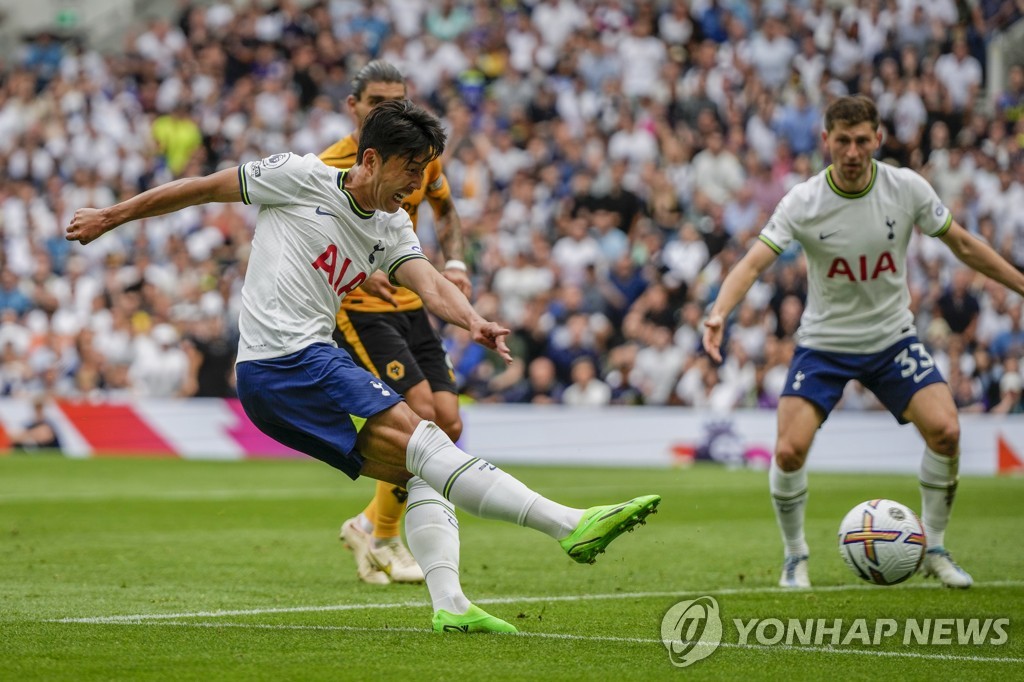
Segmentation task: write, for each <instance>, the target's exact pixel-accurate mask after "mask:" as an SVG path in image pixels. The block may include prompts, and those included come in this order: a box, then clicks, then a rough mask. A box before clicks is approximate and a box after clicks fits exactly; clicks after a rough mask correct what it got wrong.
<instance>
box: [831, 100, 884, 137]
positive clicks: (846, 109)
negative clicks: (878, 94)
mask: <svg viewBox="0 0 1024 682" xmlns="http://www.w3.org/2000/svg"><path fill="white" fill-rule="evenodd" d="M865 122H867V123H870V124H871V127H872V128H874V129H875V130H878V126H879V125H880V124H881V119H880V118H879V116H878V108H877V107H875V103H874V102H872V101H871V100H870V99H868V98H867V97H865V96H864V95H853V96H851V97H840V98H838V99H837V100H836V101H834V102H832V104H830V105H828V108H827V109H826V110H825V130H826V131H827V132H832V128H834V127H835V125H836V123H842V124H843V125H845V126H855V125H857V124H858V123H865Z"/></svg>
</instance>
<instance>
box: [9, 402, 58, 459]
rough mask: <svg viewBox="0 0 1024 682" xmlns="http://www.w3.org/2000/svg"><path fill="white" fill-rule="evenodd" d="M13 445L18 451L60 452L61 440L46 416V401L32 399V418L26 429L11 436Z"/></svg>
mask: <svg viewBox="0 0 1024 682" xmlns="http://www.w3.org/2000/svg"><path fill="white" fill-rule="evenodd" d="M10 437H11V445H12V446H14V448H15V449H17V450H29V451H32V450H59V449H60V438H59V437H58V436H57V429H56V428H55V427H54V425H53V422H51V421H50V420H49V419H48V418H47V416H46V401H45V400H44V399H43V398H41V397H36V398H33V399H32V418H31V419H30V420H29V422H28V424H26V425H25V428H23V429H21V430H19V431H14V432H12V433H11V434H10Z"/></svg>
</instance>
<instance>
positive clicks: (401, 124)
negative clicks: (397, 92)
mask: <svg viewBox="0 0 1024 682" xmlns="http://www.w3.org/2000/svg"><path fill="white" fill-rule="evenodd" d="M447 138H448V136H447V134H446V133H445V132H444V128H442V127H441V122H440V121H439V120H437V117H436V116H434V115H433V114H432V113H430V112H429V111H427V110H426V109H424V108H423V107H420V106H417V105H415V104H413V103H412V102H411V101H409V100H407V99H400V100H399V99H396V100H388V101H387V102H381V103H380V104H378V105H377V106H375V107H374V108H373V110H371V111H370V113H369V114H367V116H366V120H364V121H363V124H362V126H361V127H360V130H359V151H358V152H356V165H358V164H360V163H362V160H363V153H364V152H365V151H366V150H367V149H376V150H377V154H378V155H380V157H381V161H387V160H388V159H390V158H391V157H392V156H395V155H400V156H401V157H403V158H406V159H416V160H417V161H422V162H423V163H429V162H430V161H433V160H434V159H436V158H437V157H439V156H441V153H442V152H443V151H444V145H445V142H446V141H447Z"/></svg>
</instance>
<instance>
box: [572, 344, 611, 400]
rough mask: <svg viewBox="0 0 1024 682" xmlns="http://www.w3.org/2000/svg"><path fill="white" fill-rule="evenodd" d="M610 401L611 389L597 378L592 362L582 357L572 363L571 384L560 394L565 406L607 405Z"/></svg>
mask: <svg viewBox="0 0 1024 682" xmlns="http://www.w3.org/2000/svg"><path fill="white" fill-rule="evenodd" d="M611 400H612V389H611V387H610V386H608V384H606V383H605V382H603V381H601V380H600V379H599V378H598V377H597V368H596V367H595V366H594V361H593V360H592V359H591V358H589V357H587V356H582V357H579V358H577V359H576V360H574V361H573V363H572V383H570V384H569V385H568V386H567V387H566V389H565V391H564V392H563V393H562V402H563V403H564V404H566V405H577V406H580V405H589V406H598V405H608V404H609V403H611Z"/></svg>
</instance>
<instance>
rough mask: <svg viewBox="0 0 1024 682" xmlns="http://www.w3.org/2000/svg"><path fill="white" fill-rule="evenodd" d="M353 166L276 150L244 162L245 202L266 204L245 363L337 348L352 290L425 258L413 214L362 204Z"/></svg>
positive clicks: (246, 321)
mask: <svg viewBox="0 0 1024 682" xmlns="http://www.w3.org/2000/svg"><path fill="white" fill-rule="evenodd" d="M345 173H346V171H339V170H337V169H335V168H331V167H330V166H328V165H326V164H325V163H323V162H322V161H321V160H320V159H318V158H317V157H316V156H315V155H314V154H307V155H306V156H298V155H296V154H287V153H286V154H275V155H273V156H270V157H267V158H265V159H263V160H262V161H251V162H249V163H245V164H242V165H241V166H239V167H238V183H239V189H240V191H241V193H242V201H243V202H245V203H246V204H260V210H259V214H258V216H257V218H256V233H255V235H254V236H253V240H252V253H251V254H250V256H249V266H248V269H247V271H246V274H245V284H244V285H243V287H242V312H241V315H240V317H239V322H238V328H239V333H240V339H239V341H238V358H237V361H238V362H243V361H245V360H260V359H267V358H275V357H280V356H282V355H288V354H289V353H294V352H296V351H298V350H301V349H303V348H305V347H306V346H308V345H310V344H313V343H318V342H319V343H329V344H332V345H333V344H334V340H333V339H332V336H331V335H332V333H333V332H334V327H335V315H337V314H338V308H339V306H340V305H341V299H342V298H344V297H345V295H346V294H347V293H348V292H350V291H352V290H353V289H355V288H356V287H358V286H359V285H360V284H362V283H363V282H365V281H366V278H367V277H368V276H369V275H370V273H372V272H373V271H374V270H384V271H385V272H387V273H388V274H389V276H390V275H393V274H394V271H395V269H396V268H397V267H398V266H399V265H401V264H402V263H404V262H405V261H407V260H409V259H410V258H424V256H423V252H422V250H421V249H420V242H419V239H417V237H416V233H415V232H414V231H413V229H412V220H410V219H409V214H408V213H406V212H405V211H404V210H398V211H397V212H395V213H385V212H384V211H368V210H365V209H363V208H361V207H360V206H359V205H358V204H357V203H356V202H355V200H354V199H353V198H352V195H351V194H349V193H348V192H347V191H346V190H345V189H344V188H343V179H344V177H345Z"/></svg>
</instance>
